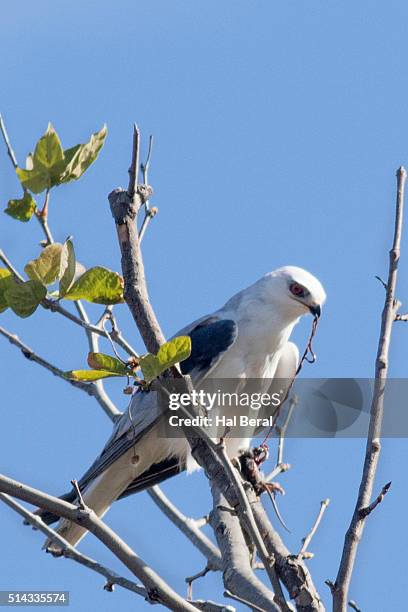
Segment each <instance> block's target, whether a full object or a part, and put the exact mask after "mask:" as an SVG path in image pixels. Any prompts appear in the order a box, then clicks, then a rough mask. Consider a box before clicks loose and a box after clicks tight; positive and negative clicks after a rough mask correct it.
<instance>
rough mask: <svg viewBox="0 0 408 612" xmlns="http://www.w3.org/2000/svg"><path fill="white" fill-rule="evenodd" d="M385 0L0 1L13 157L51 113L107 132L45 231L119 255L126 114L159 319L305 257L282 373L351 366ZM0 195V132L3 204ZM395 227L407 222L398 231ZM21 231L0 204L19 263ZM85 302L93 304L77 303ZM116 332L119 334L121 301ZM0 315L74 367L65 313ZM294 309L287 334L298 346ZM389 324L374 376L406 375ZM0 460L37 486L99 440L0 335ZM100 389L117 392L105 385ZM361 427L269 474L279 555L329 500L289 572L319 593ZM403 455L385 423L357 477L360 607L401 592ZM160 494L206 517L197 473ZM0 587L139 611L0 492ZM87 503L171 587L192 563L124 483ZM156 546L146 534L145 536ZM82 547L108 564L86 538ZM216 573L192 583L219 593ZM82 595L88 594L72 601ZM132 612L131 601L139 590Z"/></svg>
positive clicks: (27, 249)
mask: <svg viewBox="0 0 408 612" xmlns="http://www.w3.org/2000/svg"><path fill="white" fill-rule="evenodd" d="M407 18H408V6H407V4H406V3H405V2H403V1H402V0H389V2H387V3H386V4H384V3H382V2H379V1H374V0H373V1H370V2H368V1H367V0H363V1H362V2H359V3H355V2H351V1H349V0H344V1H343V2H341V3H339V2H333V1H332V0H329V1H327V0H326V1H324V2H323V1H317V0H314V1H313V2H308V3H306V2H303V3H299V2H295V1H293V0H287V1H286V2H273V3H272V2H269V1H268V0H258V2H256V3H249V2H244V1H242V0H235V1H234V2H231V1H229V2H216V1H215V0H207V1H206V2H205V3H204V2H181V1H178V0H173V1H172V2H168V1H166V0H150V2H140V1H137V2H131V1H122V2H118V3H115V4H113V3H111V2H106V1H105V0H100V1H99V2H91V1H88V2H78V1H76V0H74V1H71V2H70V3H54V2H49V1H43V0H38V1H37V2H36V3H30V2H27V1H26V0H24V1H23V2H21V3H20V4H19V7H18V8H16V5H15V3H12V2H9V1H5V2H4V3H3V6H2V40H3V48H2V54H1V58H0V68H1V75H2V84H3V87H2V94H1V112H2V113H3V115H4V117H5V119H6V122H7V125H8V129H9V133H10V136H11V138H12V142H13V145H14V147H15V150H16V154H17V157H18V159H19V160H23V159H24V156H25V155H26V154H27V153H28V152H29V151H30V150H31V148H32V146H33V144H34V143H35V142H36V140H37V138H38V137H39V136H40V135H41V134H42V132H43V131H44V130H45V128H46V125H47V122H48V121H52V123H53V124H54V126H55V128H56V129H57V131H58V133H59V134H60V136H61V138H62V141H63V143H64V144H65V145H66V146H71V145H73V144H76V143H77V142H81V141H84V140H85V139H86V138H88V136H89V134H90V133H91V132H93V131H96V130H97V129H99V128H100V127H101V126H102V124H103V123H104V122H106V123H107V125H108V129H109V135H108V139H107V142H106V145H105V148H104V149H103V151H102V153H101V155H100V158H99V160H98V161H97V163H96V164H95V165H94V166H93V167H92V168H91V169H90V170H89V171H88V173H87V174H86V175H85V176H84V177H83V178H82V179H81V181H80V182H78V183H71V184H70V185H67V186H65V187H64V188H61V189H56V190H55V192H54V193H53V194H52V201H51V212H50V224H51V226H52V229H53V232H54V235H55V238H56V239H57V240H63V239H65V238H66V236H68V235H70V234H72V235H74V238H75V243H76V250H77V255H78V258H79V259H80V260H81V261H83V263H84V264H85V265H87V266H91V265H97V264H99V265H105V266H108V267H111V268H113V269H117V270H118V269H119V267H120V261H119V255H118V246H117V241H116V236H115V233H114V231H113V222H112V219H111V217H110V213H109V209H108V205H107V197H106V196H107V194H108V193H109V191H110V190H112V189H113V188H115V187H117V186H119V185H126V184H127V168H128V165H129V156H130V140H131V126H132V123H133V121H137V122H138V124H139V125H140V126H141V129H142V132H143V135H144V137H145V144H146V143H147V137H148V135H149V134H150V133H153V134H154V136H155V147H154V157H153V166H152V170H151V183H152V185H153V186H154V190H155V195H154V199H153V201H152V203H154V204H155V205H156V206H158V208H159V215H158V216H157V217H156V219H155V220H154V221H153V223H152V224H151V226H150V228H149V232H148V235H147V236H146V239H145V242H144V253H145V260H146V269H147V274H148V278H149V286H150V291H151V298H152V302H153V304H154V305H155V307H156V310H157V313H158V316H159V318H160V321H161V323H162V325H163V328H164V330H165V333H166V334H167V335H170V334H171V333H174V332H175V331H176V330H177V329H178V328H180V327H182V326H183V325H184V324H185V323H187V322H189V321H191V320H193V319H195V318H196V317H198V316H200V315H202V314H205V313H206V312H209V311H212V310H213V309H215V308H216V307H218V306H220V305H221V304H222V303H223V302H224V301H225V300H226V299H227V298H228V297H230V295H232V294H233V293H234V292H236V291H237V290H239V289H241V288H242V287H245V286H246V285H248V284H250V283H251V282H253V280H255V279H256V278H258V277H259V276H260V275H262V274H263V273H265V272H267V271H270V270H272V269H274V268H276V267H278V266H281V265H285V264H293V265H299V266H302V267H305V268H307V269H309V270H310V271H311V272H313V273H314V274H316V275H317V276H318V277H319V278H320V280H321V281H322V283H323V284H324V286H325V288H326V290H327V294H328V301H327V306H326V308H325V311H324V316H323V318H322V321H321V325H320V326H319V333H318V338H317V341H316V345H315V347H316V350H317V352H318V362H317V363H316V364H315V365H314V366H312V367H311V366H308V367H307V370H306V368H305V372H304V373H303V375H304V376H306V375H308V376H315V377H329V376H334V377H342V376H353V377H358V376H360V377H363V376H367V377H368V376H371V375H372V374H373V372H374V358H375V351H376V344H377V340H378V334H379V320H380V312H381V308H382V303H383V298H384V295H383V291H382V288H381V286H380V284H379V283H378V281H376V280H375V279H374V276H375V275H377V274H378V275H380V276H385V275H386V270H387V251H388V249H389V246H390V241H391V237H392V228H393V214H394V201H395V171H396V169H397V167H398V166H399V165H400V164H408V121H407V119H408V113H407V105H406V99H407V96H408V77H407V56H408V43H407V36H406V22H407ZM18 193H19V191H18V183H17V181H16V178H15V177H14V175H13V171H12V168H11V165H10V164H9V160H8V159H7V157H6V155H5V152H4V150H2V149H1V148H0V194H1V199H2V202H3V204H4V206H5V204H6V202H7V200H8V199H10V198H12V197H15V196H16V195H17V194H18ZM406 236H407V233H406ZM406 236H405V238H404V240H403V245H402V248H403V255H402V261H401V272H400V281H399V290H398V293H399V297H400V299H401V300H402V301H403V302H405V303H406V304H408V277H407V272H406V270H407V269H408V243H407V238H406ZM40 239H41V235H40V232H39V228H38V227H37V224H35V222H34V220H33V221H32V222H31V223H29V224H26V225H23V224H18V223H17V222H16V221H14V220H12V219H11V218H9V217H7V216H6V215H1V216H0V240H1V246H2V248H3V249H4V250H5V251H6V252H7V253H8V255H9V257H10V258H12V259H13V261H14V262H15V263H16V265H17V266H18V267H20V269H21V268H22V267H23V265H24V263H25V262H26V261H27V260H28V259H31V258H33V256H36V255H37V253H38V248H37V244H38V241H39V240H40ZM90 310H91V312H92V314H93V316H95V317H96V316H97V313H98V312H99V310H100V309H98V308H91V309H90ZM118 312H119V319H120V322H121V326H122V329H123V331H124V332H126V334H127V336H128V337H129V339H130V340H131V341H132V343H133V344H135V345H136V346H137V347H138V348H141V344H140V341H139V339H138V337H137V333H136V330H135V328H134V325H133V323H132V321H131V319H130V317H129V316H128V315H127V313H126V309H125V307H124V306H123V307H120V308H118ZM0 323H1V324H2V325H4V326H6V327H7V328H9V329H10V330H11V331H13V332H16V333H18V334H19V335H20V337H21V338H22V339H24V340H25V341H26V342H27V343H28V344H30V345H31V346H32V347H33V348H35V349H36V350H37V351H38V352H41V353H42V354H43V355H44V356H45V357H47V358H49V359H52V360H54V361H55V362H56V363H57V364H58V365H59V366H60V367H62V368H64V369H71V368H72V367H79V366H81V365H84V364H85V356H86V351H87V348H86V343H85V340H84V338H83V337H82V334H81V332H80V330H78V329H72V327H71V326H70V325H69V324H68V323H66V322H65V321H63V320H60V319H59V318H57V317H56V316H55V315H54V316H52V315H50V314H49V313H46V312H38V313H36V315H35V317H34V318H33V319H29V320H24V321H23V320H20V319H18V318H17V317H15V316H14V315H12V314H10V313H8V312H7V313H5V314H3V315H1V321H0ZM309 324H310V321H305V322H302V323H301V324H300V325H299V327H298V328H297V329H296V332H295V339H296V340H297V341H298V342H299V344H300V345H303V343H304V341H305V337H306V334H307V332H308V329H309ZM407 334H408V328H406V327H404V325H403V324H401V325H400V326H396V327H395V330H394V337H393V343H392V349H391V372H390V373H391V375H392V376H395V377H406V376H407V359H406V346H407V342H408V336H407ZM0 355H1V363H2V368H1V372H0V381H1V388H2V408H3V410H2V423H3V427H2V438H1V447H0V456H1V464H2V471H4V472H5V473H7V474H9V475H11V476H14V477H15V478H18V479H20V480H22V481H25V482H28V483H31V484H32V485H34V486H38V487H41V488H43V489H46V490H47V491H49V492H52V493H55V494H58V493H60V492H63V491H64V490H65V489H66V488H67V483H69V480H70V479H71V478H73V477H78V476H80V475H81V473H82V472H83V470H84V469H85V468H86V467H87V466H88V464H89V462H90V461H91V460H93V458H94V457H95V455H96V454H97V453H98V452H99V450H100V448H101V447H102V445H103V444H104V442H105V440H106V438H107V436H108V435H109V429H110V425H109V422H108V421H107V419H106V417H105V416H104V415H103V414H102V412H101V411H100V410H99V409H98V407H97V405H96V404H95V405H94V404H93V403H92V400H91V399H88V398H87V397H85V396H82V394H81V393H80V392H77V391H76V390H73V389H71V388H70V387H69V386H68V385H65V384H64V383H63V382H62V381H59V380H55V379H52V378H50V377H49V376H48V374H47V373H46V372H43V371H41V370H40V369H39V368H38V367H35V366H34V365H30V364H28V363H27V362H25V361H24V360H23V358H22V357H21V356H20V354H19V353H18V352H17V351H16V350H15V349H14V348H12V347H11V346H9V345H8V344H6V343H5V342H4V341H1V342H0ZM108 389H111V390H112V394H113V396H114V397H115V399H116V400H117V401H118V404H119V405H120V407H122V408H123V407H125V405H126V398H125V396H123V395H122V394H121V386H120V384H119V385H115V383H111V384H109V386H108ZM363 454H364V441H363V440H339V441H334V440H317V441H316V440H289V441H288V444H287V460H288V461H290V463H292V464H293V469H292V470H291V471H290V472H288V473H287V474H285V475H284V476H282V478H281V482H282V484H283V485H284V486H285V488H286V491H287V495H286V496H285V498H284V499H283V500H281V504H280V507H281V511H282V513H283V515H284V516H285V520H286V522H287V523H288V524H289V526H290V527H291V530H292V534H291V535H290V536H287V535H286V534H285V536H284V537H285V540H286V541H287V542H288V544H289V546H290V547H291V548H292V549H293V550H296V549H297V547H298V546H299V545H300V539H301V537H302V536H303V535H304V534H305V533H306V532H307V531H308V529H309V527H310V525H311V523H312V522H313V520H314V517H315V514H316V512H317V510H318V507H319V502H320V500H321V499H323V498H325V497H330V498H331V505H330V507H329V509H328V511H327V513H326V516H325V517H324V521H323V523H322V525H321V528H320V530H319V532H318V534H317V535H316V538H315V540H314V541H313V545H312V549H313V552H314V553H315V558H314V559H313V560H312V561H311V562H310V568H311V570H312V572H313V576H314V579H315V581H316V583H317V584H318V587H319V590H320V592H321V594H322V596H323V597H324V598H325V600H326V602H327V601H329V597H328V592H327V591H328V590H327V587H325V586H324V584H323V582H324V580H325V579H326V578H334V577H335V574H336V570H337V565H338V560H339V557H340V551H341V544H342V540H343V537H344V532H345V529H346V527H347V525H348V522H349V519H350V516H351V513H352V508H353V505H354V501H355V497H356V493H357V483H358V481H359V478H360V473H361V467H362V459H363ZM407 459H408V447H407V443H406V440H404V439H403V440H386V441H385V442H384V450H383V454H382V457H381V463H380V468H379V473H378V481H377V488H378V489H380V488H381V486H382V484H383V483H384V482H387V481H388V480H392V481H393V487H392V491H391V492H390V494H389V495H388V496H387V498H386V500H385V501H384V503H383V504H382V506H381V508H379V509H378V510H377V511H376V513H375V514H374V515H373V516H372V517H370V520H369V522H368V525H367V529H366V531H365V534H364V539H363V542H362V544H361V546H360V549H359V554H358V559H357V565H356V570H355V575H354V578H353V583H352V588H351V596H352V597H353V598H354V599H355V600H356V601H357V602H358V604H359V605H360V607H361V608H362V609H363V610H370V611H371V612H377V611H378V612H380V611H382V610H384V609H397V608H399V607H400V601H401V599H402V597H403V596H404V595H405V588H404V586H405V584H404V583H405V581H406V579H405V570H404V569H403V568H404V567H405V550H406V545H407V537H406V530H405V528H404V526H403V518H402V516H401V508H405V507H406V503H407V495H406V475H405V468H404V466H405V465H406V462H407ZM163 488H164V490H165V491H166V492H167V493H168V494H169V495H170V496H171V497H172V499H174V501H176V502H177V503H178V504H179V505H180V507H181V508H182V509H183V511H185V512H186V513H190V514H191V515H193V516H197V515H200V513H201V514H202V513H203V512H207V511H208V509H209V496H208V492H207V486H206V483H205V481H204V478H203V477H202V476H199V475H198V476H197V475H196V476H193V477H191V478H187V477H185V476H180V477H178V478H176V479H174V480H173V481H171V482H168V483H166V484H165V485H164V487H163ZM0 517H1V520H0V524H1V527H0V529H1V540H2V552H1V556H0V587H1V588H3V589H17V588H19V589H66V590H70V592H71V602H72V603H71V608H72V610H75V612H77V611H78V612H82V610H89V608H90V606H91V607H92V609H98V610H111V609H112V606H117V607H119V608H120V609H123V610H127V609H135V606H136V609H138V610H139V609H140V610H142V609H145V606H144V604H143V602H142V600H140V601H139V600H137V601H136V602H135V601H134V597H133V596H132V595H130V594H127V593H126V592H122V591H120V590H117V591H116V592H115V593H114V594H108V593H106V592H104V591H103V590H102V585H103V582H102V580H101V579H100V578H99V577H98V576H96V575H91V574H90V573H89V572H86V571H85V570H84V569H82V568H80V567H79V566H78V567H77V566H76V565H75V564H73V563H72V562H69V561H65V560H60V561H55V560H53V559H50V558H49V557H48V556H46V555H44V554H43V553H42V552H41V551H40V547H41V541H42V538H41V537H40V536H39V535H38V534H37V533H34V532H32V531H30V530H28V529H27V528H23V527H22V526H21V524H20V521H19V519H18V518H17V516H15V515H14V514H12V513H11V511H10V510H9V509H7V508H5V507H4V508H3V507H1V506H0ZM107 520H108V522H109V524H110V525H112V527H114V528H115V529H117V531H118V532H119V533H120V534H121V535H122V536H123V537H125V538H126V539H128V541H129V543H130V544H131V545H132V546H133V547H134V548H135V550H136V551H137V552H138V553H139V554H140V555H141V556H143V557H144V558H145V559H146V560H147V561H148V562H149V563H151V564H152V565H153V566H154V567H155V569H156V570H157V571H159V572H161V573H162V575H163V576H164V577H165V578H167V579H168V580H170V581H171V583H172V584H173V585H174V586H175V587H176V588H177V589H178V590H179V591H180V592H183V591H184V588H185V585H184V578H185V576H187V575H190V574H193V573H195V572H196V571H199V570H200V569H201V568H202V567H203V561H202V559H201V558H200V555H199V554H198V553H196V552H195V551H194V550H192V549H191V547H190V546H189V545H188V544H187V543H186V542H185V541H184V539H183V536H182V535H179V534H178V532H177V531H176V529H175V528H173V527H172V526H171V525H169V524H168V523H167V522H165V520H164V519H163V518H162V517H161V515H160V514H159V512H158V511H157V510H156V509H155V507H154V506H153V505H152V503H151V502H150V500H149V499H148V498H147V496H146V495H145V494H141V495H139V496H135V497H131V498H128V499H127V500H124V501H122V502H120V503H118V504H116V505H115V506H114V507H113V508H112V510H111V512H110V513H109V515H108V517H107ZM159 542H160V543H159ZM82 548H83V550H84V551H85V552H87V553H89V554H91V555H94V556H97V557H98V559H100V560H101V561H104V562H106V563H107V564H110V565H111V566H114V567H116V568H119V567H120V566H119V564H115V562H114V561H112V560H111V558H110V556H109V554H108V553H107V552H106V551H105V550H103V549H102V547H100V546H99V545H98V544H97V543H96V542H95V541H94V540H93V538H91V537H89V538H87V539H86V540H85V541H84V543H83V545H82ZM221 592H222V588H221V585H220V577H219V576H217V575H209V576H207V577H206V578H204V579H203V580H202V581H200V582H199V583H197V586H196V588H195V594H196V595H197V596H209V597H211V598H213V599H216V598H217V597H220V593H221ZM91 602H92V603H91ZM146 608H147V606H146Z"/></svg>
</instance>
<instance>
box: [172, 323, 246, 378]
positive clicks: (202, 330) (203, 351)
mask: <svg viewBox="0 0 408 612" xmlns="http://www.w3.org/2000/svg"><path fill="white" fill-rule="evenodd" d="M188 335H189V336H190V338H191V355H190V357H189V358H188V359H186V360H185V361H182V362H181V364H180V367H181V371H182V373H183V374H190V372H192V370H197V371H199V372H203V371H207V370H209V369H210V368H211V367H212V366H213V365H214V364H215V362H216V361H217V360H218V359H219V358H220V357H221V355H222V354H223V353H225V351H226V350H227V349H228V348H229V347H230V346H231V345H232V344H233V343H234V341H235V339H236V337H237V325H236V323H235V321H232V320H231V319H218V318H217V317H208V319H205V320H204V321H202V322H201V323H199V324H198V325H197V326H196V327H194V329H192V330H191V332H190V333H189V334H188Z"/></svg>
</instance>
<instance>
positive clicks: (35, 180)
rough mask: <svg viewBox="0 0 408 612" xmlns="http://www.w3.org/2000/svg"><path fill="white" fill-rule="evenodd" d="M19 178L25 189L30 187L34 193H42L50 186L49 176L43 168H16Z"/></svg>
mask: <svg viewBox="0 0 408 612" xmlns="http://www.w3.org/2000/svg"><path fill="white" fill-rule="evenodd" d="M16 173H17V176H18V179H19V181H20V183H21V184H22V186H23V187H24V189H29V190H30V191H32V192H33V193H41V192H42V191H44V189H47V188H48V187H49V176H48V173H47V172H45V171H44V170H43V169H42V168H33V169H32V170H24V169H23V168H16Z"/></svg>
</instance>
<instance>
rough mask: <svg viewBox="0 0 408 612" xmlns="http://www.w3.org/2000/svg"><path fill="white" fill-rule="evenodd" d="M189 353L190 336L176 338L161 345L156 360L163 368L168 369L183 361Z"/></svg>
mask: <svg viewBox="0 0 408 612" xmlns="http://www.w3.org/2000/svg"><path fill="white" fill-rule="evenodd" d="M190 353H191V338H190V336H177V338H173V340H170V341H169V342H166V343H165V344H163V345H162V346H161V347H160V349H159V352H158V353H157V359H158V360H159V362H160V363H161V364H162V366H163V367H165V368H166V369H167V368H170V367H171V366H173V365H175V364H176V363H179V362H180V361H184V359H187V357H189V356H190Z"/></svg>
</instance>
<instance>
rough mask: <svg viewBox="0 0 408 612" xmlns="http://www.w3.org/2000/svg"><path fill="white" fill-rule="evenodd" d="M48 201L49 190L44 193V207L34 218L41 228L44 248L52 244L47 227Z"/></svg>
mask: <svg viewBox="0 0 408 612" xmlns="http://www.w3.org/2000/svg"><path fill="white" fill-rule="evenodd" d="M49 201H50V190H49V189H47V190H46V192H45V200H44V205H43V207H42V209H41V210H39V211H37V212H36V217H37V219H38V221H39V223H40V225H41V228H42V230H43V232H44V235H45V241H44V243H43V244H44V246H48V245H50V244H54V238H53V237H52V234H51V230H50V228H49V226H48V205H49Z"/></svg>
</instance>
